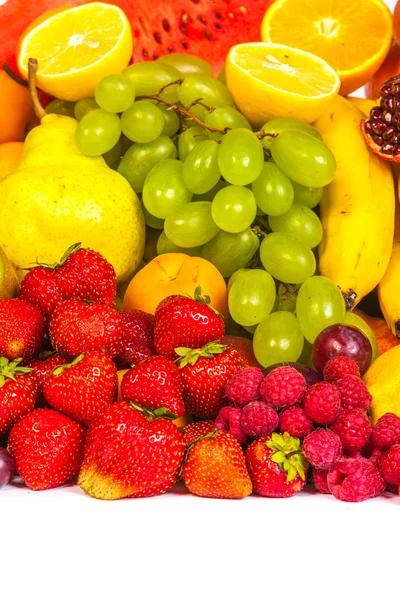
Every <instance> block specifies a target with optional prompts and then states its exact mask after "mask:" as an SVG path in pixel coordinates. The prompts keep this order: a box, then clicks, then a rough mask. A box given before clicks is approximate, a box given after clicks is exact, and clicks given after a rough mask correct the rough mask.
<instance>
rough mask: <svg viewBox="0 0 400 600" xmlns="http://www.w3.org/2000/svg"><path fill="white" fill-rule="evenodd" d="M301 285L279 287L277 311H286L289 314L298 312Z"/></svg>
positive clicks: (280, 285)
mask: <svg viewBox="0 0 400 600" xmlns="http://www.w3.org/2000/svg"><path fill="white" fill-rule="evenodd" d="M299 287H300V286H299V285H293V284H291V283H280V284H279V287H278V294H277V298H278V301H277V303H276V307H275V309H276V310H286V311H288V312H291V313H294V312H296V303H297V294H298V291H299Z"/></svg>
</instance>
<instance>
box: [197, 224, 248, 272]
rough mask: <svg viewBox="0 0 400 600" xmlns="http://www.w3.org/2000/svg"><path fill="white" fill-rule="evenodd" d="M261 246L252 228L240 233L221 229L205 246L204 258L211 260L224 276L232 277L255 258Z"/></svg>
mask: <svg viewBox="0 0 400 600" xmlns="http://www.w3.org/2000/svg"><path fill="white" fill-rule="evenodd" d="M258 246H259V239H258V237H257V236H256V234H255V233H253V232H252V230H251V229H245V230H244V231H241V232H240V233H228V232H226V231H220V232H219V233H217V235H216V236H215V237H213V238H212V240H210V241H209V242H207V244H205V246H203V251H202V253H201V256H202V258H205V259H206V260H208V261H209V262H211V263H212V264H213V265H214V266H215V267H217V269H218V271H219V272H220V273H221V275H222V277H231V275H233V273H235V271H236V272H237V270H238V269H241V268H242V267H244V266H245V265H247V263H248V262H249V261H250V260H251V259H252V258H253V256H254V254H255V253H256V252H257V250H258Z"/></svg>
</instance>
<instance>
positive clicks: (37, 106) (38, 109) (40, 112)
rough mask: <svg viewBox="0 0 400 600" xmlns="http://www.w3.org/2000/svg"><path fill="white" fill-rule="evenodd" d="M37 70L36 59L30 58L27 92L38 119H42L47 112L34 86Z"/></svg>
mask: <svg viewBox="0 0 400 600" xmlns="http://www.w3.org/2000/svg"><path fill="white" fill-rule="evenodd" d="M37 70H38V61H37V59H36V58H30V59H29V61H28V87H29V93H30V95H31V100H32V104H33V108H34V111H35V114H36V116H37V118H38V119H39V121H41V120H42V119H43V117H45V116H46V115H47V112H46V111H45V109H44V108H43V106H42V104H41V102H40V99H39V96H38V91H37V87H36V73H37Z"/></svg>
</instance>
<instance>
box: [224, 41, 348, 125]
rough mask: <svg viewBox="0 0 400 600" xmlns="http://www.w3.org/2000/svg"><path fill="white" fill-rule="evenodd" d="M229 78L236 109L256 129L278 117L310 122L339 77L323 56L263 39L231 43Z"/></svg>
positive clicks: (337, 84)
mask: <svg viewBox="0 0 400 600" xmlns="http://www.w3.org/2000/svg"><path fill="white" fill-rule="evenodd" d="M226 80H227V84H228V88H229V90H230V91H231V93H232V95H233V98H234V100H235V103H236V105H237V107H238V109H239V110H240V111H241V112H242V113H243V114H244V115H245V117H246V118H247V119H248V120H249V121H250V123H251V124H252V125H253V126H254V127H261V126H262V125H264V123H265V122H266V121H268V120H270V119H276V118H295V119H299V120H300V121H305V122H307V123H311V122H312V121H315V120H316V119H317V118H318V117H320V116H321V114H322V113H323V112H324V111H325V110H326V109H327V108H328V107H329V104H330V102H331V100H332V98H333V97H334V96H335V95H336V94H337V93H338V91H339V88H340V79H339V76H338V75H337V73H336V72H335V71H334V70H333V69H332V67H330V66H329V65H328V63H327V62H325V61H324V60H323V59H321V58H318V57H317V56H315V55H314V54H310V52H305V51H304V50H298V49H296V48H291V47H289V46H283V45H282V44H269V43H264V42H253V43H248V44H238V45H236V46H233V47H232V48H231V50H230V52H229V54H228V57H227V60H226Z"/></svg>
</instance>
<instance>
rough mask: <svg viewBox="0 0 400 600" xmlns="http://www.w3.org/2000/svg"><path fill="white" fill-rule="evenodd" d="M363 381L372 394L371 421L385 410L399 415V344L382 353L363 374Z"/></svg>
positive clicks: (375, 420) (375, 419)
mask: <svg viewBox="0 0 400 600" xmlns="http://www.w3.org/2000/svg"><path fill="white" fill-rule="evenodd" d="M364 383H365V385H366V386H367V388H368V391H369V393H370V394H371V396H372V402H371V407H370V414H371V418H372V423H373V424H375V423H376V422H377V420H378V419H379V418H380V417H381V416H382V415H384V414H385V413H387V412H392V413H394V414H395V415H398V416H399V417H400V346H395V347H394V348H391V349H390V350H388V351H387V352H385V354H382V355H381V356H380V357H379V358H377V359H376V361H375V362H374V363H372V365H371V366H370V368H369V369H368V371H367V372H366V373H365V375H364Z"/></svg>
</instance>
